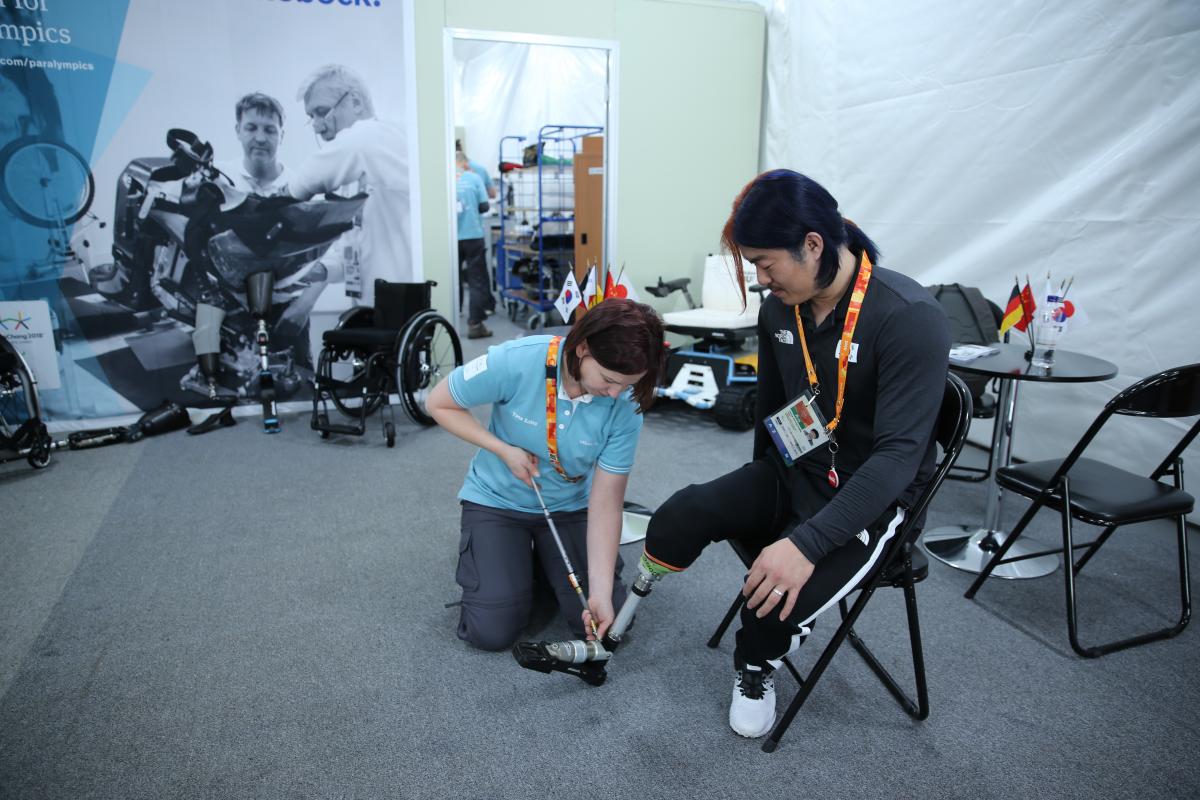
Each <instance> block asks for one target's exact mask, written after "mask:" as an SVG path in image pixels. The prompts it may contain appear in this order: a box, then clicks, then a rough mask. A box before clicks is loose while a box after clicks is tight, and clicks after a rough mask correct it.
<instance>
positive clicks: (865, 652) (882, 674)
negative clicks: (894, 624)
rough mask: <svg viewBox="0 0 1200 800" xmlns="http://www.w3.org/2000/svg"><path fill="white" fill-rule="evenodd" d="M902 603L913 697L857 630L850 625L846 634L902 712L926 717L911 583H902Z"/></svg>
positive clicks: (922, 664) (922, 663) (926, 697)
mask: <svg viewBox="0 0 1200 800" xmlns="http://www.w3.org/2000/svg"><path fill="white" fill-rule="evenodd" d="M839 605H840V608H841V612H842V618H843V619H845V617H846V602H845V601H844V600H843V601H842V602H841V603H840V604H839ZM904 606H905V611H906V613H907V615H908V641H909V645H910V647H911V649H912V659H913V676H914V678H915V680H916V686H917V699H916V700H913V698H912V697H911V696H910V695H909V694H908V692H906V691H904V689H903V688H901V686H900V683H899V682H898V681H897V680H896V679H895V677H893V675H892V674H891V673H890V672H889V671H888V670H887V668H886V667H884V666H883V664H882V663H881V662H880V661H879V659H878V657H876V655H875V654H874V653H873V652H871V649H870V648H869V647H867V643H866V642H864V641H863V640H862V638H861V637H860V636H859V635H858V633H857V632H856V631H855V630H854V629H853V628H852V629H851V630H850V632H849V634H848V636H847V638H848V639H849V640H850V645H851V646H852V647H853V648H854V651H855V652H856V653H858V654H859V656H861V657H862V660H863V661H864V662H865V663H866V665H867V666H868V667H870V669H871V671H872V672H874V673H875V677H877V678H879V682H880V683H882V684H883V686H884V688H886V689H887V690H888V692H889V693H890V694H891V695H892V697H893V698H894V699H895V701H896V702H897V703H898V704H899V705H900V707H901V708H902V709H904V713H906V714H908V715H909V716H910V717H912V718H913V719H926V718H927V717H928V716H929V687H928V684H927V683H926V679H925V653H924V650H923V648H922V646H921V622H920V619H919V618H918V616H917V593H916V589H915V588H914V586H913V584H912V583H908V584H907V585H905V586H904Z"/></svg>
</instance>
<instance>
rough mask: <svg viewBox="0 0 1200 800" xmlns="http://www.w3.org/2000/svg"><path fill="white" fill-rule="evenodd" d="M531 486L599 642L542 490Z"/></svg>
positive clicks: (584, 599) (593, 621) (588, 609)
mask: <svg viewBox="0 0 1200 800" xmlns="http://www.w3.org/2000/svg"><path fill="white" fill-rule="evenodd" d="M529 482H530V483H531V484H533V491H534V493H535V494H536V495H537V499H538V505H540V506H541V507H542V513H543V514H545V515H546V524H547V525H549V526H550V534H551V535H552V536H553V537H554V543H555V544H556V545H558V554H559V555H560V556H562V560H563V566H565V567H566V568H567V581H568V582H570V584H571V588H572V589H574V590H575V594H576V595H578V596H579V602H580V603H582V604H583V610H584V611H586V612H588V614H589V618H590V619H591V622H592V635H593V636H595V637H596V640H597V641H599V640H600V631H599V629H598V628H597V627H596V619H595V617H591V616H590V615H591V613H592V609H591V608H590V607H589V606H588V601H587V597H586V596H585V595H584V594H583V586H581V585H580V583H579V578H578V577H576V575H575V567H573V566H571V559H570V558H569V557H568V556H567V549H566V548H565V547H563V543H562V538H561V537H559V535H558V528H556V527H555V526H554V520H553V519H552V518H551V517H550V509H548V508H546V501H545V500H543V499H542V490H541V489H539V488H538V485H537V481H535V480H533V479H532V478H531V479H530V481H529Z"/></svg>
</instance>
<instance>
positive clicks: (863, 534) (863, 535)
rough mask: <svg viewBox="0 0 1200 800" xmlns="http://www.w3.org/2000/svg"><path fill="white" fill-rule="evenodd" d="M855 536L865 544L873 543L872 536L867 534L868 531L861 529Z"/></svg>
mask: <svg viewBox="0 0 1200 800" xmlns="http://www.w3.org/2000/svg"><path fill="white" fill-rule="evenodd" d="M855 538H856V539H858V540H859V541H860V542H862V543H863V544H870V543H871V537H870V536H868V535H867V532H866V531H859V532H858V534H857V535H856V536H855Z"/></svg>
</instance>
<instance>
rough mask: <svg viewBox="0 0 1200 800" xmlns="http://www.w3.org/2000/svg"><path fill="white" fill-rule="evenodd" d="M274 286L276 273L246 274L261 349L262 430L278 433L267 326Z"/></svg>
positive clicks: (257, 340)
mask: <svg viewBox="0 0 1200 800" xmlns="http://www.w3.org/2000/svg"><path fill="white" fill-rule="evenodd" d="M274 288H275V274H274V273H272V272H255V273H252V274H251V275H249V276H247V277H246V300H247V302H248V304H249V306H250V313H251V314H252V315H253V316H254V319H255V321H256V322H257V324H258V330H257V332H256V333H255V335H254V341H255V346H256V347H257V349H258V360H259V371H258V398H259V400H261V401H262V413H263V431H264V432H265V433H279V412H278V409H277V408H276V403H275V376H274V375H273V374H272V373H271V363H270V351H271V334H270V331H269V330H268V329H267V312H268V311H270V309H271V292H272V291H273V290H274Z"/></svg>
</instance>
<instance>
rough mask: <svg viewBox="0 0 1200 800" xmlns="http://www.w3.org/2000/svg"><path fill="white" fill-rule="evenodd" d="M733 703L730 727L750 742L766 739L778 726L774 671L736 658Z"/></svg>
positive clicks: (730, 712) (731, 705)
mask: <svg viewBox="0 0 1200 800" xmlns="http://www.w3.org/2000/svg"><path fill="white" fill-rule="evenodd" d="M735 665H736V667H737V672H736V674H735V676H734V681H733V702H731V703H730V704H729V727H731V728H733V731H734V733H736V734H738V735H739V736H745V737H746V738H748V739H757V738H758V737H760V736H766V735H767V733H768V732H769V731H770V730H771V726H773V725H774V724H775V678H773V677H772V675H771V674H772V672H774V670H772V669H770V668H767V669H763V668H762V667H755V666H751V665H749V664H746V663H743V662H742V660H741V659H740V658H736V659H735Z"/></svg>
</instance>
